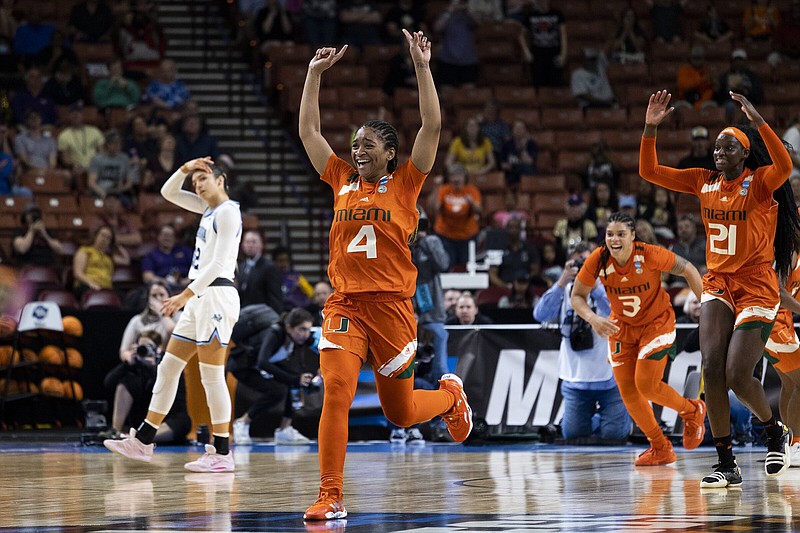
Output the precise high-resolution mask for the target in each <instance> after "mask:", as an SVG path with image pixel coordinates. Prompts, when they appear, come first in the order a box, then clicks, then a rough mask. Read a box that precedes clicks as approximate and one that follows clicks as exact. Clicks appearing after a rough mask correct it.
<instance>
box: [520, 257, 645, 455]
mask: <svg viewBox="0 0 800 533" xmlns="http://www.w3.org/2000/svg"><path fill="white" fill-rule="evenodd" d="M589 252H590V250H589V245H588V244H586V243H578V244H577V245H576V246H575V248H574V250H573V251H572V253H571V254H570V258H569V260H568V261H567V263H566V264H565V265H564V270H563V272H562V273H561V276H560V277H559V278H558V281H557V282H556V283H555V284H554V285H553V286H552V287H550V289H548V290H547V292H545V293H544V294H543V295H542V297H541V298H540V299H539V301H538V302H537V303H536V306H535V307H534V308H533V318H535V319H536V320H538V321H539V322H555V321H556V320H558V323H559V324H560V333H561V346H560V348H559V354H558V367H559V371H558V374H559V376H558V377H559V378H560V379H561V396H562V398H563V399H564V416H563V418H562V419H561V434H562V435H563V436H564V439H565V440H566V441H567V443H569V444H588V443H598V444H609V443H614V442H619V441H622V442H624V441H625V440H627V438H628V435H630V432H631V419H630V417H629V416H628V412H627V410H626V409H625V404H624V403H623V402H622V397H621V396H620V394H619V389H618V388H617V383H616V381H615V380H614V374H613V372H612V370H611V365H610V364H609V362H608V343H607V342H606V340H605V339H603V338H602V337H600V335H598V334H597V333H595V332H593V331H592V327H591V326H590V325H589V324H588V323H587V322H586V321H585V320H584V319H582V318H581V317H580V316H578V314H577V313H575V311H574V310H573V309H572V304H571V303H570V298H569V296H570V294H571V292H572V286H573V282H574V280H575V276H576V275H577V274H578V271H579V270H580V268H581V266H583V262H584V261H585V260H586V258H587V257H589ZM589 299H590V302H589V305H590V306H591V307H592V309H594V310H595V312H596V313H598V314H599V315H600V316H608V315H609V313H610V311H611V307H610V304H609V302H608V297H607V296H606V293H605V290H603V286H602V284H601V283H600V282H598V283H596V284H595V285H594V287H592V290H591V293H590V295H589Z"/></svg>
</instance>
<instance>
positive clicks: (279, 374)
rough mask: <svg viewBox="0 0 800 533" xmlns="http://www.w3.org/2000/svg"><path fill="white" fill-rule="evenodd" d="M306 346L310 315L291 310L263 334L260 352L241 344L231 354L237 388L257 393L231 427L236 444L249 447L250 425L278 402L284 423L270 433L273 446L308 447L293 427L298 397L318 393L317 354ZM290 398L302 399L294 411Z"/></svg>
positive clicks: (294, 405)
mask: <svg viewBox="0 0 800 533" xmlns="http://www.w3.org/2000/svg"><path fill="white" fill-rule="evenodd" d="M310 340H311V315H310V314H309V313H308V311H306V310H305V309H299V308H295V309H292V310H291V311H289V312H288V313H286V314H285V315H284V317H283V319H282V320H280V321H279V322H277V323H276V324H273V325H271V326H270V327H269V328H268V329H267V330H266V332H265V333H264V334H263V340H262V341H261V344H260V346H250V345H248V344H244V345H243V346H242V347H239V346H237V347H236V348H234V349H233V350H231V355H230V357H229V358H228V364H227V368H228V370H229V371H230V372H231V373H232V374H233V375H234V377H236V379H237V380H239V382H240V383H243V384H244V385H245V386H246V387H249V388H250V389H252V390H254V391H256V392H257V393H259V397H258V400H257V401H256V402H255V403H254V404H253V405H252V406H250V408H249V409H248V410H247V412H246V413H245V414H244V415H243V416H241V417H240V418H237V419H236V420H234V421H233V431H234V440H235V441H236V442H238V443H239V444H248V443H249V442H250V423H251V422H252V421H253V420H255V419H256V418H258V416H259V415H260V414H262V413H264V412H266V411H268V410H269V409H270V408H271V407H272V406H273V405H275V404H276V403H280V401H281V400H283V401H284V408H283V417H282V418H281V422H280V426H279V427H278V428H277V429H276V430H275V444H283V445H299V444H308V443H309V442H310V441H309V439H308V437H306V436H305V435H303V434H302V433H300V432H299V431H297V430H296V429H295V428H294V427H292V419H293V417H294V413H295V412H296V411H297V409H300V408H302V405H303V404H302V395H303V394H304V393H309V392H314V391H318V390H319V382H320V379H321V378H320V377H319V375H320V374H319V354H318V353H317V352H316V351H314V350H311V348H310V346H309V343H310ZM267 376H269V377H267ZM315 378H316V379H315ZM276 390H277V391H278V392H277V393H276ZM293 392H294V393H296V394H297V395H298V397H299V398H300V399H301V400H300V402H298V403H299V405H296V404H295V401H293V399H292V396H293Z"/></svg>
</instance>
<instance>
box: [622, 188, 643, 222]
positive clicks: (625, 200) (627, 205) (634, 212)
mask: <svg viewBox="0 0 800 533" xmlns="http://www.w3.org/2000/svg"><path fill="white" fill-rule="evenodd" d="M619 211H620V213H624V214H626V215H628V216H629V217H631V218H632V219H634V220H636V218H637V217H638V216H639V206H637V205H636V196H634V195H632V194H623V195H621V196H620V197H619Z"/></svg>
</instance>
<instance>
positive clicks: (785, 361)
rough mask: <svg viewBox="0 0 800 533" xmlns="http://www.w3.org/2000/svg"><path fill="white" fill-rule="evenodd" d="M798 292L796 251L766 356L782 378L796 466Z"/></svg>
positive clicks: (799, 444)
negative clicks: (795, 314) (796, 318)
mask: <svg viewBox="0 0 800 533" xmlns="http://www.w3.org/2000/svg"><path fill="white" fill-rule="evenodd" d="M798 292H800V261H798V257H797V253H795V257H794V268H793V269H792V272H791V273H790V274H789V279H787V280H786V283H785V284H784V285H783V286H782V287H781V308H780V310H779V311H778V317H777V318H776V319H775V326H773V328H772V333H770V336H769V339H767V344H766V346H765V347H764V356H765V357H766V358H767V360H768V361H769V362H770V363H772V366H773V367H774V368H775V370H776V371H777V373H778V377H780V379H781V395H780V400H779V401H778V409H779V412H780V415H781V419H783V421H784V422H786V425H787V426H789V429H791V430H792V435H793V437H792V445H791V460H790V465H789V466H792V467H800V340H799V339H798V338H797V333H796V332H795V330H794V320H793V318H792V313H800V302H799V301H798V300H797V298H798Z"/></svg>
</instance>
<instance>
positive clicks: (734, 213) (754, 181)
mask: <svg viewBox="0 0 800 533" xmlns="http://www.w3.org/2000/svg"><path fill="white" fill-rule="evenodd" d="M671 96H672V95H671V94H669V93H668V92H667V91H658V92H656V93H655V94H652V95H650V102H649V104H648V107H647V111H646V113H645V127H644V133H643V135H642V142H641V149H640V154H639V174H640V175H641V176H642V177H643V178H644V179H646V180H648V181H650V182H652V183H655V184H657V185H661V186H662V187H666V188H667V189H670V190H673V191H677V192H683V193H688V194H694V195H696V196H697V197H699V198H700V207H701V214H702V218H703V224H704V225H705V228H706V235H707V242H706V261H707V264H708V273H706V275H705V276H704V277H703V296H702V298H701V302H702V306H701V311H700V351H701V353H702V355H703V376H704V380H705V398H706V401H707V402H708V418H709V422H710V425H711V433H712V434H713V435H714V445H715V447H716V449H717V454H718V455H719V462H718V463H717V464H716V465H714V472H712V473H711V474H709V475H708V476H706V477H704V478H703V480H702V481H701V482H700V486H701V487H710V488H721V487H728V486H738V485H741V484H742V476H741V472H740V470H739V467H738V465H737V464H736V460H735V457H734V455H733V450H732V447H731V434H730V403H729V399H728V389H729V388H730V389H733V391H734V393H736V396H737V397H738V398H739V399H740V400H742V403H744V404H745V405H746V406H747V407H748V408H749V409H750V411H752V412H753V414H755V415H756V416H757V417H758V419H759V420H761V422H762V423H763V424H764V429H765V431H766V436H767V449H768V453H767V459H766V462H765V465H764V467H765V470H766V473H767V475H768V476H771V477H772V476H779V475H781V474H782V473H783V472H784V471H785V470H786V468H787V467H788V466H789V461H790V458H789V445H790V442H791V440H792V435H791V431H790V430H789V428H788V427H787V426H786V425H785V424H784V423H783V422H781V421H780V420H778V419H776V418H775V416H774V415H773V413H772V408H771V406H770V404H769V401H768V400H767V397H766V394H765V393H764V388H763V386H762V384H761V382H760V381H759V380H758V379H757V378H755V377H753V370H754V368H755V366H756V364H757V363H758V361H759V360H760V359H761V356H762V354H763V353H764V344H765V342H766V340H767V338H768V337H769V334H770V331H771V330H772V326H773V324H774V322H775V317H776V313H777V310H778V305H779V304H780V296H779V290H778V288H779V285H780V284H779V281H778V277H780V278H781V279H782V280H786V278H787V277H788V274H789V271H790V269H791V265H792V252H793V251H794V250H796V249H797V248H798V244H800V216H798V212H797V205H796V204H795V202H794V198H793V197H792V191H791V187H790V186H789V184H788V183H787V178H788V177H789V173H790V172H791V170H792V160H791V157H790V156H789V153H788V151H787V150H786V148H785V147H784V145H783V143H782V141H781V139H780V138H779V137H778V136H777V135H776V134H775V132H774V131H773V130H772V128H770V126H769V125H768V124H767V123H766V122H765V121H764V118H763V117H762V116H761V115H760V114H759V113H758V111H756V109H755V107H754V106H753V104H752V103H750V101H749V100H748V99H747V98H745V97H744V96H743V95H741V94H738V93H734V92H731V93H730V96H731V99H732V100H733V101H734V102H735V103H737V104H739V105H740V106H741V109H742V112H744V114H745V115H746V116H747V118H748V119H749V120H750V122H751V123H752V126H753V127H751V126H740V127H732V126H731V127H727V128H725V129H723V130H722V131H721V132H720V133H719V135H718V136H717V138H716V141H715V143H714V163H715V164H716V167H717V170H716V171H714V170H707V169H701V168H690V169H684V170H678V169H674V168H671V167H666V166H663V165H659V164H658V156H657V155H656V130H657V128H658V125H659V124H661V123H662V122H663V121H664V119H666V118H667V117H668V116H669V115H670V114H671V113H672V111H673V110H674V109H675V108H674V107H669V102H670V98H671ZM773 261H774V263H775V268H774V269H773V266H772V264H773ZM776 271H777V274H776Z"/></svg>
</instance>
